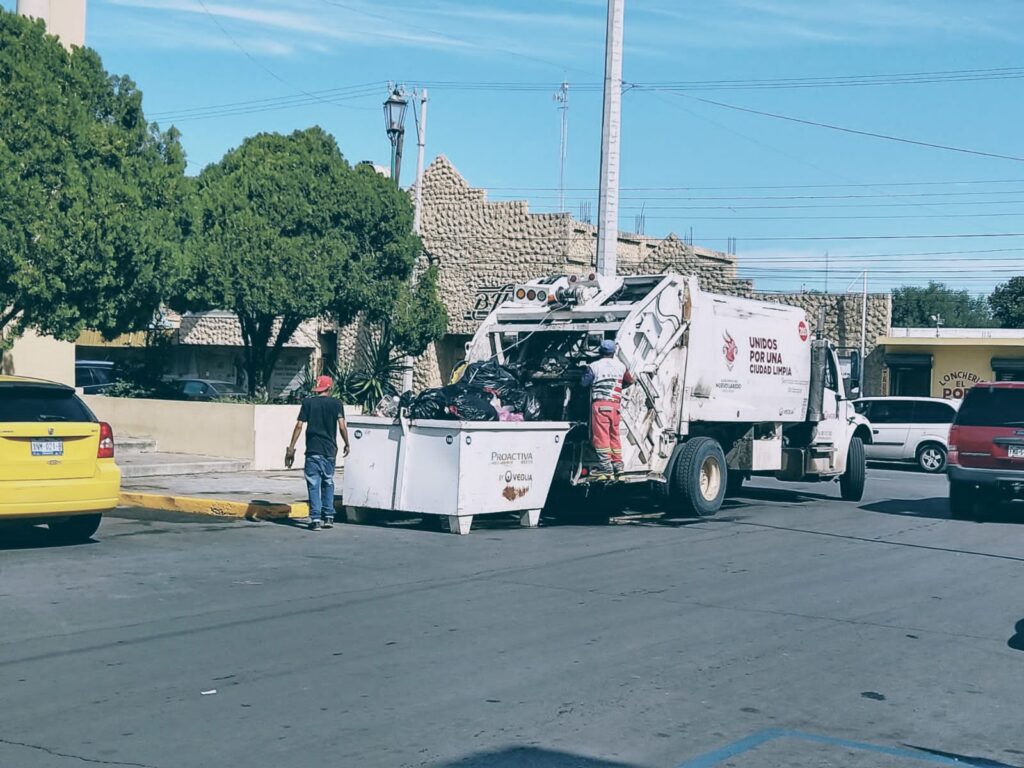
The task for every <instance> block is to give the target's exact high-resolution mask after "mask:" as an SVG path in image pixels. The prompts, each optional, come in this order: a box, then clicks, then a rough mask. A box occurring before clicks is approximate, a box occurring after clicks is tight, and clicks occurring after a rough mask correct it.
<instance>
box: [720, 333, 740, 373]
mask: <svg viewBox="0 0 1024 768" xmlns="http://www.w3.org/2000/svg"><path fill="white" fill-rule="evenodd" d="M722 338H723V339H725V345H724V346H723V347H722V354H723V355H724V356H725V365H726V367H727V368H728V369H729V370H730V371H731V370H732V367H733V366H734V365H735V364H736V355H737V354H738V353H739V351H740V349H739V347H738V346H736V342H735V340H734V339H733V338H732V336H730V335H729V332H728V331H726V332H725V333H723V334H722Z"/></svg>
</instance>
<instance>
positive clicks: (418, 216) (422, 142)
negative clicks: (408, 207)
mask: <svg viewBox="0 0 1024 768" xmlns="http://www.w3.org/2000/svg"><path fill="white" fill-rule="evenodd" d="M412 100H413V102H414V103H415V102H416V101H419V103H420V111H419V113H418V114H417V112H416V111H415V110H414V111H413V113H412V116H413V118H414V119H415V120H416V203H415V208H414V209H413V217H412V231H413V232H415V233H416V234H417V235H418V234H420V233H421V231H422V229H423V163H424V156H425V154H426V147H427V89H426V88H424V89H423V90H422V91H417V90H414V91H413V92H412ZM414 277H415V276H414ZM402 363H403V365H404V366H405V370H403V371H402V391H403V392H408V391H410V390H411V389H412V385H413V359H412V357H411V356H410V355H406V356H405V359H404V360H403V361H402Z"/></svg>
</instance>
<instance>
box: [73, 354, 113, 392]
mask: <svg viewBox="0 0 1024 768" xmlns="http://www.w3.org/2000/svg"><path fill="white" fill-rule="evenodd" d="M115 378H116V376H115V373H114V364H113V363H112V362H109V361H107V360H76V361H75V386H76V387H78V388H80V389H81V390H82V392H83V393H85V394H87V395H101V394H103V391H104V390H105V389H107V388H108V387H109V386H110V385H111V384H113V383H114V380H115Z"/></svg>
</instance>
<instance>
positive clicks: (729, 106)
mask: <svg viewBox="0 0 1024 768" xmlns="http://www.w3.org/2000/svg"><path fill="white" fill-rule="evenodd" d="M669 93H674V94H675V95H677V96H682V97H683V98H685V99H691V100H693V101H699V102H701V103H703V104H711V105H712V106H715V107H722V108H724V109H732V110H735V111H737V112H746V113H749V114H752V115H761V116H762V117H771V118H774V119H776V120H786V121H788V122H791V123H799V124H801V125H810V126H814V127H816V128H828V129H829V130H833V131H841V132H842V133H851V134H854V135H857V136H868V137H870V138H874V139H884V140H886V141H895V142H899V143H901V144H912V145H914V146H918V147H928V148H929V149H941V150H944V151H946V152H959V153H961V154H965V155H976V156H979V157H992V158H996V159H998V160H1013V161H1014V162H1018V163H1024V157H1018V156H1016V155H1003V154H1000V153H998V152H985V151H982V150H978V149H966V148H964V147H954V146H952V145H950V144H936V143H934V142H930V141H919V140H917V139H907V138H904V137H902V136H890V135H888V134H884V133H875V132H873V131H861V130H858V129H856V128H846V127H844V126H841V125H833V124H831V123H822V122H818V121H816V120H804V119H803V118H799V117H791V116H789V115H780V114H778V113H777V112H765V111H763V110H760V109H751V108H749V107H740V106H737V105H735V104H726V103H725V102H722V101H715V100H713V99H705V98H703V97H701V96H691V95H689V94H688V93H683V92H682V91H669Z"/></svg>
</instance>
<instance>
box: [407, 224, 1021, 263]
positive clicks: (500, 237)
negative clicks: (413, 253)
mask: <svg viewBox="0 0 1024 768" xmlns="http://www.w3.org/2000/svg"><path fill="white" fill-rule="evenodd" d="M628 234H629V233H625V232H623V233H621V234H620V237H628ZM578 236H579V237H581V238H584V239H591V240H592V239H594V238H595V236H596V231H594V230H593V228H592V227H588V229H587V231H585V232H580V233H579V234H578ZM572 237H573V236H571V235H570V236H559V235H517V237H516V240H517V241H518V242H523V243H529V242H564V241H565V240H567V239H570V240H571V239H572ZM998 237H1007V238H1011V237H1012V238H1016V237H1024V232H964V233H955V234H954V233H949V234H903V235H891V234H890V235H748V236H744V237H741V238H735V237H733V236H732V235H728V236H718V235H714V236H705V237H703V238H702V239H703V241H704V242H725V241H726V240H737V239H738V240H739V241H740V242H758V243H762V242H802V241H822V240H835V241H857V240H959V239H964V240H970V239H978V238H998ZM424 239H425V240H427V241H428V242H429V241H430V240H435V241H438V242H468V243H480V242H494V241H498V242H503V243H506V244H507V243H508V236H507V235H505V234H502V233H494V234H480V235H427V236H425V237H424ZM641 239H642V240H644V241H646V242H651V243H661V242H665V241H666V240H669V239H670V236H666V237H648V236H646V235H645V236H643V237H642V238H641ZM675 239H677V240H678V239H679V238H678V236H676V238H675ZM506 258H507V256H506V255H504V254H503V255H502V256H501V259H502V260H504V259H506Z"/></svg>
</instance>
